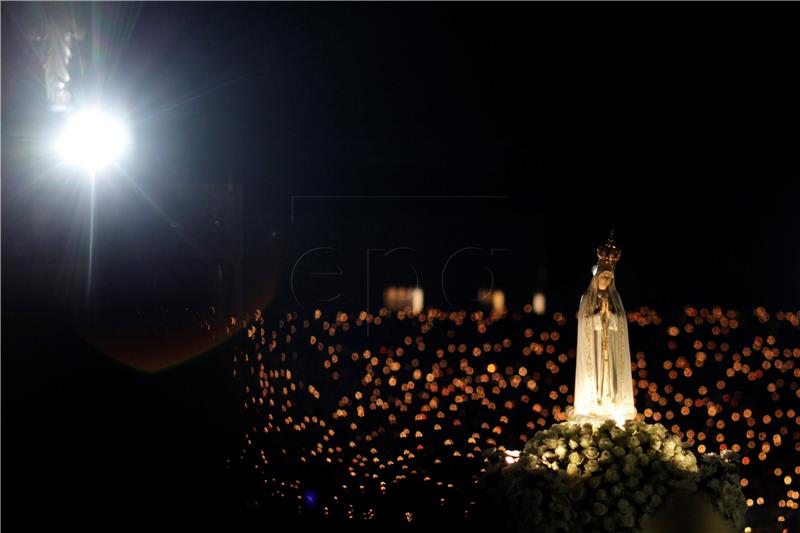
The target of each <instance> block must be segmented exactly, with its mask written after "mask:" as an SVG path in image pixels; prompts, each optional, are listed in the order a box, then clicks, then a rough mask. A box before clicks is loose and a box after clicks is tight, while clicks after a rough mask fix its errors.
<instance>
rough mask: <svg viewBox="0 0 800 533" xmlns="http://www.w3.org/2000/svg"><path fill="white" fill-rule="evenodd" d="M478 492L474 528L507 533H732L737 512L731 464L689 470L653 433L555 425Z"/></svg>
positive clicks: (672, 442)
mask: <svg viewBox="0 0 800 533" xmlns="http://www.w3.org/2000/svg"><path fill="white" fill-rule="evenodd" d="M491 459H492V460H494V461H495V462H494V463H493V464H492V466H491V467H490V468H489V469H487V472H486V474H485V475H484V476H483V478H482V480H481V483H480V484H479V498H478V501H479V505H478V513H477V515H478V517H479V521H480V522H481V523H482V524H486V525H487V526H488V525H492V527H493V528H496V529H501V530H503V531H506V532H509V533H522V532H525V531H536V532H537V533H542V532H552V533H557V532H571V533H577V532H584V531H585V532H603V531H607V532H609V533H620V532H625V531H631V532H632V531H643V532H646V533H662V532H664V533H666V532H674V531H680V532H681V533H693V532H695V531H697V532H698V533H699V532H719V533H729V532H733V531H741V530H742V529H743V527H744V514H745V511H746V509H747V505H746V502H745V497H744V493H743V492H742V489H741V485H740V480H739V475H738V467H737V465H736V464H735V462H734V460H735V457H734V456H733V455H725V456H719V455H714V454H706V455H704V456H702V457H701V458H700V460H699V461H698V460H697V458H696V457H695V455H694V454H693V453H692V452H691V451H689V450H688V449H687V446H686V445H685V444H684V443H683V442H682V441H681V439H680V438H679V437H678V436H677V435H673V434H671V433H669V432H668V431H667V429H666V428H665V427H664V426H662V425H660V424H652V425H651V424H644V423H641V422H633V421H629V422H626V423H625V426H624V427H623V428H621V427H618V426H617V425H615V423H614V422H613V421H611V420H609V421H606V422H604V423H602V424H600V425H591V424H589V423H587V424H583V425H578V424H573V423H569V422H565V423H561V424H556V425H554V426H552V427H551V428H550V429H547V430H544V431H539V432H537V433H536V434H535V435H534V436H533V438H531V439H530V440H529V441H528V442H527V443H526V445H525V449H524V450H523V451H522V452H521V453H520V454H519V456H518V458H517V459H515V455H514V454H509V453H504V452H500V453H498V454H496V455H493V456H492V457H491Z"/></svg>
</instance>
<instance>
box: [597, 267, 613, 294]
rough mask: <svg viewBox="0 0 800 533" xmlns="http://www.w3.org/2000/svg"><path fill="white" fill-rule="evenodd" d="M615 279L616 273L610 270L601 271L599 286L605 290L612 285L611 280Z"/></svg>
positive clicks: (598, 280)
mask: <svg viewBox="0 0 800 533" xmlns="http://www.w3.org/2000/svg"><path fill="white" fill-rule="evenodd" d="M613 280H614V274H612V273H611V272H609V271H607V270H606V271H605V272H601V273H600V275H599V276H597V288H598V289H600V290H601V291H604V290H606V289H607V288H608V286H609V285H611V282H612V281H613Z"/></svg>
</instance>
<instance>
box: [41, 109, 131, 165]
mask: <svg viewBox="0 0 800 533" xmlns="http://www.w3.org/2000/svg"><path fill="white" fill-rule="evenodd" d="M130 142H131V141H130V135H129V134H128V130H127V128H126V127H125V126H124V124H123V123H122V122H121V121H120V120H118V119H116V118H114V117H111V116H109V115H107V114H104V113H102V112H100V111H98V110H96V109H92V110H86V111H79V112H77V113H75V114H74V115H72V116H71V117H70V119H69V121H68V123H67V125H66V127H65V128H64V130H63V131H62V132H61V134H60V135H59V137H58V140H57V141H56V150H57V151H58V154H59V156H60V157H61V159H62V160H63V161H64V162H65V163H66V164H68V165H71V166H78V167H81V168H83V169H84V170H85V171H86V172H88V173H89V174H90V175H94V174H95V173H97V172H98V171H100V170H102V169H103V168H104V167H106V166H108V165H109V164H112V163H114V162H116V161H117V160H118V159H119V158H120V157H121V156H122V155H124V154H125V152H126V151H127V149H128V148H129V147H130Z"/></svg>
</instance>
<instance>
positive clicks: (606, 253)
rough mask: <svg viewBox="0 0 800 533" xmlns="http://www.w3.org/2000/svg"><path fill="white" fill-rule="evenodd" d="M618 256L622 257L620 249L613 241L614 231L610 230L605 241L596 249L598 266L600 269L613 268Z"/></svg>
mask: <svg viewBox="0 0 800 533" xmlns="http://www.w3.org/2000/svg"><path fill="white" fill-rule="evenodd" d="M620 257H622V250H620V249H619V246H617V243H615V242H614V233H613V232H612V233H611V236H610V237H609V238H608V240H607V241H606V243H605V244H604V245H602V246H600V247H599V248H598V249H597V259H598V260H599V264H598V266H599V267H600V268H601V269H603V268H604V269H606V270H614V267H615V266H616V265H617V261H619V258H620Z"/></svg>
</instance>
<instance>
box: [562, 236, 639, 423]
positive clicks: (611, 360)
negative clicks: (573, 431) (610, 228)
mask: <svg viewBox="0 0 800 533" xmlns="http://www.w3.org/2000/svg"><path fill="white" fill-rule="evenodd" d="M621 255H622V252H621V251H620V249H619V247H618V246H617V245H616V244H615V243H614V239H613V234H612V237H611V238H609V240H608V242H607V243H606V244H604V245H603V246H601V247H600V248H598V249H597V258H598V260H599V263H598V265H597V270H596V271H595V274H594V276H593V277H592V281H591V283H589V288H588V289H586V292H585V293H584V294H583V297H582V298H581V304H580V311H579V312H578V350H577V353H576V368H575V406H574V407H573V408H568V409H567V418H568V419H569V420H570V421H573V422H578V423H584V422H591V423H602V422H604V421H606V420H609V419H611V420H615V421H616V422H617V423H618V424H620V425H622V423H623V422H624V421H625V420H631V419H633V418H634V417H635V416H636V407H635V406H634V404H633V383H632V381H631V380H632V373H631V353H630V347H629V344H628V324H627V319H626V315H625V309H624V308H623V307H622V299H621V298H620V297H619V293H618V292H617V288H616V286H615V283H614V280H615V278H614V267H615V266H616V264H617V261H618V260H619V258H620V256H621Z"/></svg>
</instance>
